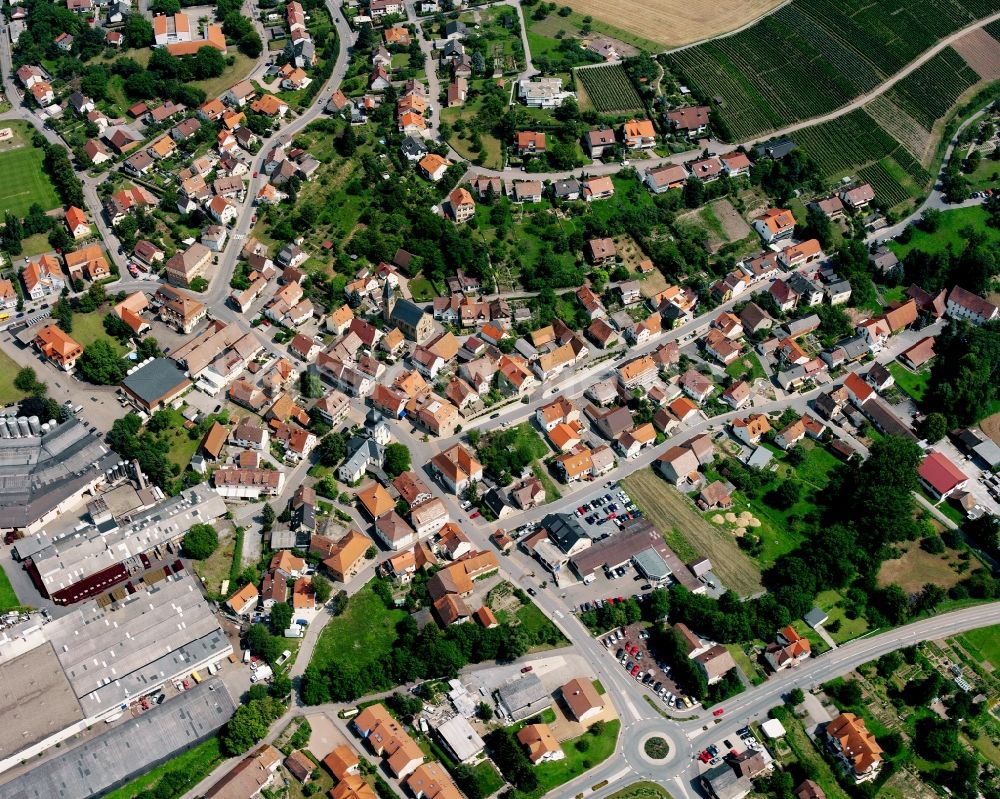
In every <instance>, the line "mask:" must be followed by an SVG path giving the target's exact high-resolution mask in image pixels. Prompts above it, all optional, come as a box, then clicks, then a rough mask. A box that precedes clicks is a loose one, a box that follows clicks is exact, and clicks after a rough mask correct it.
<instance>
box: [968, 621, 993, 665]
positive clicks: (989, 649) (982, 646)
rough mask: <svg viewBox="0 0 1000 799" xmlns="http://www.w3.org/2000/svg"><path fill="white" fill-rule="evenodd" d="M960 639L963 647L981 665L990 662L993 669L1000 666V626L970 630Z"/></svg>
mask: <svg viewBox="0 0 1000 799" xmlns="http://www.w3.org/2000/svg"><path fill="white" fill-rule="evenodd" d="M960 637H961V639H962V646H964V647H965V648H966V649H968V650H969V654H970V655H972V656H973V657H974V658H976V660H978V661H979V662H980V663H981V664H983V665H985V663H984V661H989V663H990V665H991V666H992V667H993V668H996V667H997V666H1000V626H997V625H995V626H993V627H980V628H979V629H978V630H969V632H967V633H965V634H963V635H962V636H960Z"/></svg>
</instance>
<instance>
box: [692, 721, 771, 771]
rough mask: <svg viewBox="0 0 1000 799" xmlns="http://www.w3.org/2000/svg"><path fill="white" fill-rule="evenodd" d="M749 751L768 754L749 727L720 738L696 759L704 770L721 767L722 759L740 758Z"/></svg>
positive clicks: (697, 755) (698, 754)
mask: <svg viewBox="0 0 1000 799" xmlns="http://www.w3.org/2000/svg"><path fill="white" fill-rule="evenodd" d="M748 749H751V750H753V751H755V752H764V753H767V749H766V748H765V747H764V744H763V743H761V742H760V741H759V740H757V736H755V735H754V734H753V730H751V729H750V728H749V727H740V728H739V729H738V730H736V732H734V733H733V734H731V735H727V736H725V737H723V738H720V739H719V740H718V741H715V742H713V743H712V744H710V745H709V746H708V747H707V748H705V749H702V750H701V751H700V752H698V753H697V754H696V755H694V757H696V758H697V759H698V760H700V761H701V762H702V764H703V768H704V769H709V768H712V767H713V766H717V765H719V763H721V762H722V758H724V757H726V756H727V755H729V756H732V757H738V756H739V755H741V754H743V753H744V752H745V751H747V750H748ZM767 757H768V759H769V758H770V755H767Z"/></svg>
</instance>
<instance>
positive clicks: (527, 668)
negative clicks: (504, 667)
mask: <svg viewBox="0 0 1000 799" xmlns="http://www.w3.org/2000/svg"><path fill="white" fill-rule="evenodd" d="M533 668H535V667H534V666H525V667H524V668H523V669H521V674H527V673H528V672H529V671H531V670H532V669H533Z"/></svg>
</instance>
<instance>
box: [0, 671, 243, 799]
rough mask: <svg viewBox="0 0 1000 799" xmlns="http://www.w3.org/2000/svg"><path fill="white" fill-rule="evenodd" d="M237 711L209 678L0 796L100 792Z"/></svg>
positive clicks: (30, 798) (48, 798)
mask: <svg viewBox="0 0 1000 799" xmlns="http://www.w3.org/2000/svg"><path fill="white" fill-rule="evenodd" d="M235 711H236V705H235V703H234V702H233V698H232V697H231V696H230V695H229V691H227V690H226V686H225V684H224V683H223V682H222V680H218V679H213V680H207V681H206V682H204V683H202V684H201V685H195V686H194V687H193V688H192V689H191V690H189V691H185V692H183V693H182V694H180V695H179V696H177V697H175V698H174V699H171V700H169V701H167V702H164V703H163V704H162V705H154V706H153V708H152V709H151V710H148V711H146V712H145V713H143V714H141V715H140V716H138V717H136V718H134V719H131V720H129V721H127V722H125V723H124V724H120V725H118V726H116V727H115V728H114V729H110V730H108V731H107V732H106V733H104V734H103V735H99V736H98V737H96V738H92V739H91V740H89V741H87V742H86V743H83V744H80V746H78V747H76V748H75V749H70V750H69V751H68V752H66V753H65V754H62V755H60V756H59V757H57V758H54V759H52V760H49V761H47V762H45V763H42V764H41V765H39V766H37V767H35V768H33V769H32V770H31V771H29V772H28V773H27V774H23V775H21V776H20V777H18V778H17V779H14V780H11V781H10V782H8V783H7V784H6V785H2V786H0V797H2V798H3V799H89V797H91V796H101V795H103V794H104V793H106V792H107V791H109V790H112V789H114V788H117V787H119V786H121V785H124V784H125V783H127V782H128V781H129V780H130V779H132V778H133V777H136V776H138V775H139V774H143V773H145V772H148V771H149V770H150V769H152V768H153V767H154V766H156V765H158V764H160V763H163V762H165V761H166V760H169V759H170V758H171V757H173V756H174V755H176V754H177V753H179V752H181V751H184V750H186V749H190V748H191V747H192V746H194V745H195V744H197V743H200V742H201V741H203V740H205V739H206V738H208V737H209V736H210V735H212V734H213V733H214V732H215V731H216V730H218V729H219V728H220V727H221V726H222V725H223V724H225V723H226V722H227V721H228V720H229V717H230V716H232V715H233V713H234V712H235Z"/></svg>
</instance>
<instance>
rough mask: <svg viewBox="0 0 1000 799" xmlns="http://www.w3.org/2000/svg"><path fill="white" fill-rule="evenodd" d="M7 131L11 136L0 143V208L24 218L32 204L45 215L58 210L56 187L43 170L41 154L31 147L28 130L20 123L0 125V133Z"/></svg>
mask: <svg viewBox="0 0 1000 799" xmlns="http://www.w3.org/2000/svg"><path fill="white" fill-rule="evenodd" d="M7 127H9V128H11V129H12V131H13V133H14V136H13V138H12V139H11V140H10V141H5V142H0V175H3V180H0V208H2V209H3V210H4V211H10V212H11V213H13V214H14V215H16V216H19V217H23V216H24V215H25V214H27V212H28V209H29V208H30V207H31V205H32V203H38V204H39V205H41V206H42V208H44V209H45V210H46V211H50V210H51V209H53V208H56V207H58V206H59V204H60V203H59V197H58V195H57V194H56V190H55V187H54V186H53V185H52V183H51V182H50V181H49V178H48V176H47V175H46V174H45V171H44V170H43V169H42V158H43V156H42V151H41V150H38V149H36V148H34V147H32V146H31V135H30V132H29V131H28V126H27V125H26V124H25V123H23V122H20V123H19V122H10V123H8V122H3V123H0V129H2V128H7Z"/></svg>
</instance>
